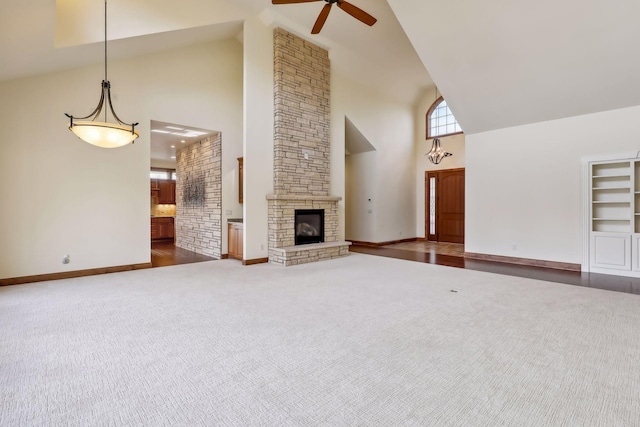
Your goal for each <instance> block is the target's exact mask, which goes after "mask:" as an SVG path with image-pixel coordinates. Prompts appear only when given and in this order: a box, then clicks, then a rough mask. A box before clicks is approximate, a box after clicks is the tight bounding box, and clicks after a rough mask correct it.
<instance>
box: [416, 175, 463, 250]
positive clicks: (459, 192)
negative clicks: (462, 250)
mask: <svg viewBox="0 0 640 427" xmlns="http://www.w3.org/2000/svg"><path fill="white" fill-rule="evenodd" d="M425 236H427V240H428V241H432V242H449V243H464V168H459V169H446V170H438V171H427V172H425Z"/></svg>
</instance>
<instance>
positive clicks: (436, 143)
mask: <svg viewBox="0 0 640 427" xmlns="http://www.w3.org/2000/svg"><path fill="white" fill-rule="evenodd" d="M426 156H427V157H428V158H429V161H430V162H431V163H433V164H434V165H437V164H438V163H440V162H441V161H442V159H444V158H445V157H449V156H453V154H451V153H447V152H446V151H444V150H443V149H442V146H441V145H440V138H433V143H432V144H431V151H429V152H428V153H427V154H426Z"/></svg>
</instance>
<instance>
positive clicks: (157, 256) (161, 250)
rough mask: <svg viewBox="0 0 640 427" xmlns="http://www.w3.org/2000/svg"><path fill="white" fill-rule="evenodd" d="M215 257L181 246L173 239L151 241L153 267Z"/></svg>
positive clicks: (188, 262)
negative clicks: (172, 240)
mask: <svg viewBox="0 0 640 427" xmlns="http://www.w3.org/2000/svg"><path fill="white" fill-rule="evenodd" d="M214 259H215V258H211V257H209V256H206V255H200V254H198V253H195V252H191V251H188V250H186V249H182V248H179V247H177V246H176V245H175V244H174V243H173V242H171V241H157V242H151V265H152V266H153V267H166V266H168V265H178V264H191V263H194V262H203V261H213V260H214Z"/></svg>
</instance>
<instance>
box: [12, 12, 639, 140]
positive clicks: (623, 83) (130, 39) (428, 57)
mask: <svg viewBox="0 0 640 427" xmlns="http://www.w3.org/2000/svg"><path fill="white" fill-rule="evenodd" d="M351 2H352V3H353V4H355V5H356V6H358V7H361V8H362V9H364V10H366V11H367V12H369V13H370V14H372V15H374V16H375V17H376V18H378V23H376V25H374V26H373V27H368V26H366V25H363V24H361V23H360V22H358V21H357V20H355V19H353V18H352V17H350V16H349V15H347V14H346V13H344V12H342V11H341V10H338V8H334V10H333V11H332V12H331V14H330V16H329V19H328V20H327V23H326V25H325V27H324V28H323V30H322V32H321V33H320V34H319V35H317V36H311V35H310V34H309V33H310V29H311V27H312V26H313V23H314V21H315V19H316V16H317V15H318V13H319V11H320V9H321V7H322V5H323V4H324V3H323V2H320V1H318V2H313V3H300V4H292V5H280V6H274V5H272V4H271V1H270V0H182V1H180V2H175V1H173V0H109V23H110V25H109V28H110V29H109V34H110V39H117V40H116V41H115V42H114V43H113V44H110V46H112V47H113V49H110V58H112V57H123V56H134V55H140V54H144V53H148V52H152V51H154V50H160V49H167V48H172V47H178V46H181V45H187V44H193V43H196V42H201V41H205V40H220V39H226V38H231V37H235V36H237V35H238V33H239V32H240V31H241V29H242V20H243V19H244V18H246V17H247V16H250V15H257V14H259V15H260V16H261V18H262V19H263V22H265V23H266V24H269V25H278V26H282V27H284V28H287V29H288V30H290V31H293V32H296V33H298V34H301V35H304V36H305V37H307V38H308V39H309V40H311V41H313V42H315V43H317V44H320V45H322V46H325V47H327V48H328V49H330V52H331V58H332V65H333V67H334V68H335V69H336V70H337V71H338V72H340V73H345V74H347V75H348V76H350V77H351V78H353V79H354V80H359V81H361V82H362V83H364V84H368V85H369V86H371V87H375V88H377V89H378V90H380V91H382V92H385V93H387V94H388V95H389V96H394V97H396V98H397V99H399V100H402V101H405V102H415V101H416V100H417V98H418V97H419V96H420V95H421V94H422V93H423V91H424V90H425V89H426V88H428V87H430V86H432V84H433V83H432V81H431V78H430V76H431V77H432V78H433V81H435V82H436V83H437V86H438V89H439V90H440V92H442V93H443V95H444V96H445V98H446V99H447V103H448V104H449V106H450V107H451V109H452V110H453V112H454V114H455V115H456V117H457V118H458V121H459V122H460V124H461V125H462V127H463V129H464V131H465V133H467V134H472V133H478V132H483V131H488V130H493V129H499V128H504V127H510V126H516V125H521V124H527V123H534V122H539V121H545V120H552V119H558V118H564V117H569V116H575V115H580V114H586V113H591V112H597V111H604V110H610V109H616V108H623V107H628V106H632V105H639V104H640V84H638V83H637V80H638V78H639V76H640V56H639V55H638V54H639V51H640V49H639V47H640V25H638V24H637V19H638V17H639V16H640V2H639V1H637V0H564V1H561V2H557V1H551V0H536V1H531V0H528V1H523V0H497V1H493V2H478V1H476V0H452V1H436V0H351ZM5 3H6V4H3V6H2V14H0V58H1V61H2V67H0V81H1V80H8V79H13V78H19V77H23V76H27V75H33V74H39V73H46V72H52V71H56V70H61V69H65V68H73V67H77V66H83V65H86V64H90V63H97V62H100V61H101V60H102V50H101V49H100V47H99V45H98V44H96V43H99V42H100V41H101V40H102V37H103V33H102V20H103V16H102V7H103V3H102V2H97V1H95V2H87V1H86V0H57V2H56V4H53V2H52V1H51V0H21V1H15V2H5ZM427 70H428V73H427Z"/></svg>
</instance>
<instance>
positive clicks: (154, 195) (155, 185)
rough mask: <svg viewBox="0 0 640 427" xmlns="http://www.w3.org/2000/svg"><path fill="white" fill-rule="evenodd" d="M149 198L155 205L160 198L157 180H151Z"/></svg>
mask: <svg viewBox="0 0 640 427" xmlns="http://www.w3.org/2000/svg"><path fill="white" fill-rule="evenodd" d="M150 187H151V198H152V199H154V202H155V203H156V204H157V203H158V199H159V198H160V182H159V181H158V180H157V179H152V180H151V186H150Z"/></svg>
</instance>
